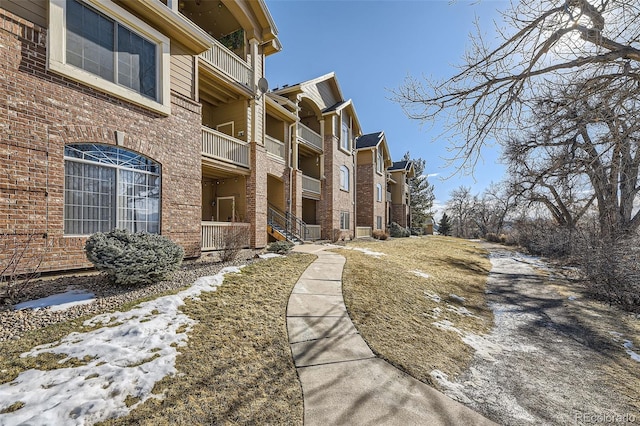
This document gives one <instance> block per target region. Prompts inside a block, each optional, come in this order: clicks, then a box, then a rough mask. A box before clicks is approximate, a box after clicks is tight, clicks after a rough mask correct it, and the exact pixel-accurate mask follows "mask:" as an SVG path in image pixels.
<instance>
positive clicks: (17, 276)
mask: <svg viewBox="0 0 640 426" xmlns="http://www.w3.org/2000/svg"><path fill="white" fill-rule="evenodd" d="M0 239H1V241H0V248H1V250H0V304H2V303H14V302H15V301H17V300H19V299H20V298H21V296H22V294H23V293H24V291H25V290H26V289H27V288H28V287H29V284H30V283H32V282H33V280H34V279H36V278H38V277H39V276H40V266H41V265H42V262H43V260H44V257H45V255H46V253H47V251H48V250H49V248H50V246H51V244H50V241H49V240H48V239H47V235H46V234H45V235H43V234H24V235H20V234H2V235H0ZM38 240H42V241H43V243H39V242H38Z"/></svg>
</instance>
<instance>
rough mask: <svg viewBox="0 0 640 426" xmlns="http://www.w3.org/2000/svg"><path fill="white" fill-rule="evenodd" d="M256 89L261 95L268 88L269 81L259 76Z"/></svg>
mask: <svg viewBox="0 0 640 426" xmlns="http://www.w3.org/2000/svg"><path fill="white" fill-rule="evenodd" d="M258 90H259V91H260V94H261V95H263V94H265V93H267V90H269V82H268V81H267V79H266V78H264V77H260V80H258Z"/></svg>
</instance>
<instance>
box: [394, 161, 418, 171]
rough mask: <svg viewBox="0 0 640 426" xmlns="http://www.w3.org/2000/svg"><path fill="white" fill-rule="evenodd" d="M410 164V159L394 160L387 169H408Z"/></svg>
mask: <svg viewBox="0 0 640 426" xmlns="http://www.w3.org/2000/svg"><path fill="white" fill-rule="evenodd" d="M412 165H413V164H412V163H411V161H406V160H404V161H394V162H393V164H392V165H391V167H389V168H388V170H390V171H391V170H409V169H410V168H411V166H412Z"/></svg>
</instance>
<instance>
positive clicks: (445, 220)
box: [438, 213, 451, 235]
mask: <svg viewBox="0 0 640 426" xmlns="http://www.w3.org/2000/svg"><path fill="white" fill-rule="evenodd" d="M438 232H439V233H440V235H451V220H450V219H449V216H447V214H446V213H443V214H442V219H440V222H438Z"/></svg>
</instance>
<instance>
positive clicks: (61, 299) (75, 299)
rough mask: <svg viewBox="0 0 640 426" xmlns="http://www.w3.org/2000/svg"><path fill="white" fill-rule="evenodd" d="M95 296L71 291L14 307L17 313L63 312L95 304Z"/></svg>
mask: <svg viewBox="0 0 640 426" xmlns="http://www.w3.org/2000/svg"><path fill="white" fill-rule="evenodd" d="M94 300H96V299H95V295H94V294H93V293H89V292H87V291H84V290H69V291H66V292H64V293H58V294H52V295H51V296H47V297H43V298H41V299H35V300H28V301H26V302H22V303H18V304H17V305H15V306H14V309H15V310H16V311H19V310H22V309H40V308H49V309H51V310H52V311H54V312H55V311H63V310H65V309H69V308H70V307H72V306H76V305H86V304H89V303H91V302H93V301H94Z"/></svg>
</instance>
